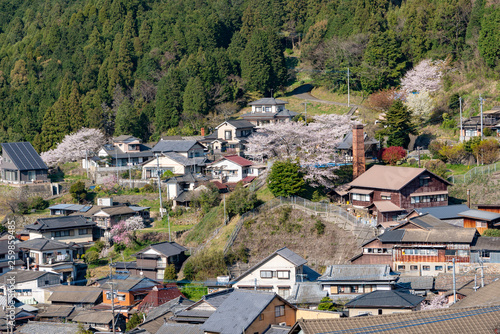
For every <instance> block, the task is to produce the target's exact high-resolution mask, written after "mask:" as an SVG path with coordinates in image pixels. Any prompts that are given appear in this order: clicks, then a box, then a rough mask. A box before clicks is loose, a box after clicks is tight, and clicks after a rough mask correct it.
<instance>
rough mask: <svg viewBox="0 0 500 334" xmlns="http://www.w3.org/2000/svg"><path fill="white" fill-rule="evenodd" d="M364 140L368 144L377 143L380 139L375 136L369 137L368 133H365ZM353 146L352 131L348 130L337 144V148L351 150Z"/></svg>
mask: <svg viewBox="0 0 500 334" xmlns="http://www.w3.org/2000/svg"><path fill="white" fill-rule="evenodd" d="M364 142H365V146H366V145H376V144H378V141H377V140H376V139H374V138H370V137H368V135H367V134H366V133H365V134H364ZM351 148H352V131H350V132H348V133H347V135H346V136H345V137H344V139H342V141H341V142H340V143H339V144H338V145H337V149H339V150H350V149H351Z"/></svg>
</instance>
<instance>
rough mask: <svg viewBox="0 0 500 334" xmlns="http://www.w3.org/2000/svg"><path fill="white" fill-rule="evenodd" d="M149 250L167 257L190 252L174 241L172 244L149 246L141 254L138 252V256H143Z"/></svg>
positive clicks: (160, 243)
mask: <svg viewBox="0 0 500 334" xmlns="http://www.w3.org/2000/svg"><path fill="white" fill-rule="evenodd" d="M149 249H154V250H155V251H157V252H159V253H161V254H163V255H165V256H167V257H168V256H174V255H179V254H182V252H185V251H187V250H188V249H187V248H186V247H184V246H181V245H179V244H178V243H176V242H174V241H172V242H168V241H165V242H159V243H157V244H152V245H149V246H148V247H146V248H145V249H143V250H141V251H140V252H137V253H136V254H142V253H144V252H146V251H147V250H149Z"/></svg>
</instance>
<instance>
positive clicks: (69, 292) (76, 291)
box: [44, 285, 102, 309]
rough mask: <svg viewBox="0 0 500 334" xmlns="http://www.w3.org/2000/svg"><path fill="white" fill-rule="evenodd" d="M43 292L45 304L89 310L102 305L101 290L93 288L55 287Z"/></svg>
mask: <svg viewBox="0 0 500 334" xmlns="http://www.w3.org/2000/svg"><path fill="white" fill-rule="evenodd" d="M44 290H45V291H46V293H45V295H46V296H47V298H46V303H47V304H52V305H60V306H68V305H71V306H74V307H76V308H77V309H89V308H91V307H93V306H95V305H97V304H100V303H102V289H101V288H98V287H94V286H78V285H57V286H52V287H48V288H45V289H44Z"/></svg>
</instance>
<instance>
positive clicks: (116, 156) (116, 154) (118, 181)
mask: <svg viewBox="0 0 500 334" xmlns="http://www.w3.org/2000/svg"><path fill="white" fill-rule="evenodd" d="M115 150H116V151H115V160H116V163H115V165H116V183H118V185H120V178H119V177H118V149H116V148H115Z"/></svg>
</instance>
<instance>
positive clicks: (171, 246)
mask: <svg viewBox="0 0 500 334" xmlns="http://www.w3.org/2000/svg"><path fill="white" fill-rule="evenodd" d="M187 250H188V249H187V248H185V247H184V246H181V245H179V244H178V243H176V242H168V241H165V242H159V243H156V244H152V245H149V246H148V247H146V248H144V249H143V250H141V251H139V252H137V253H135V254H134V255H133V256H135V257H136V258H137V260H136V261H133V262H118V263H117V265H116V269H117V270H120V271H124V272H125V271H126V272H128V273H130V274H131V275H135V276H139V275H141V276H144V277H148V278H150V279H153V280H163V277H164V273H165V268H166V267H167V266H168V265H170V264H173V265H174V266H175V269H176V270H177V271H179V270H180V268H181V266H182V264H183V263H184V261H185V260H186V259H187V255H186V251H187Z"/></svg>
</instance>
